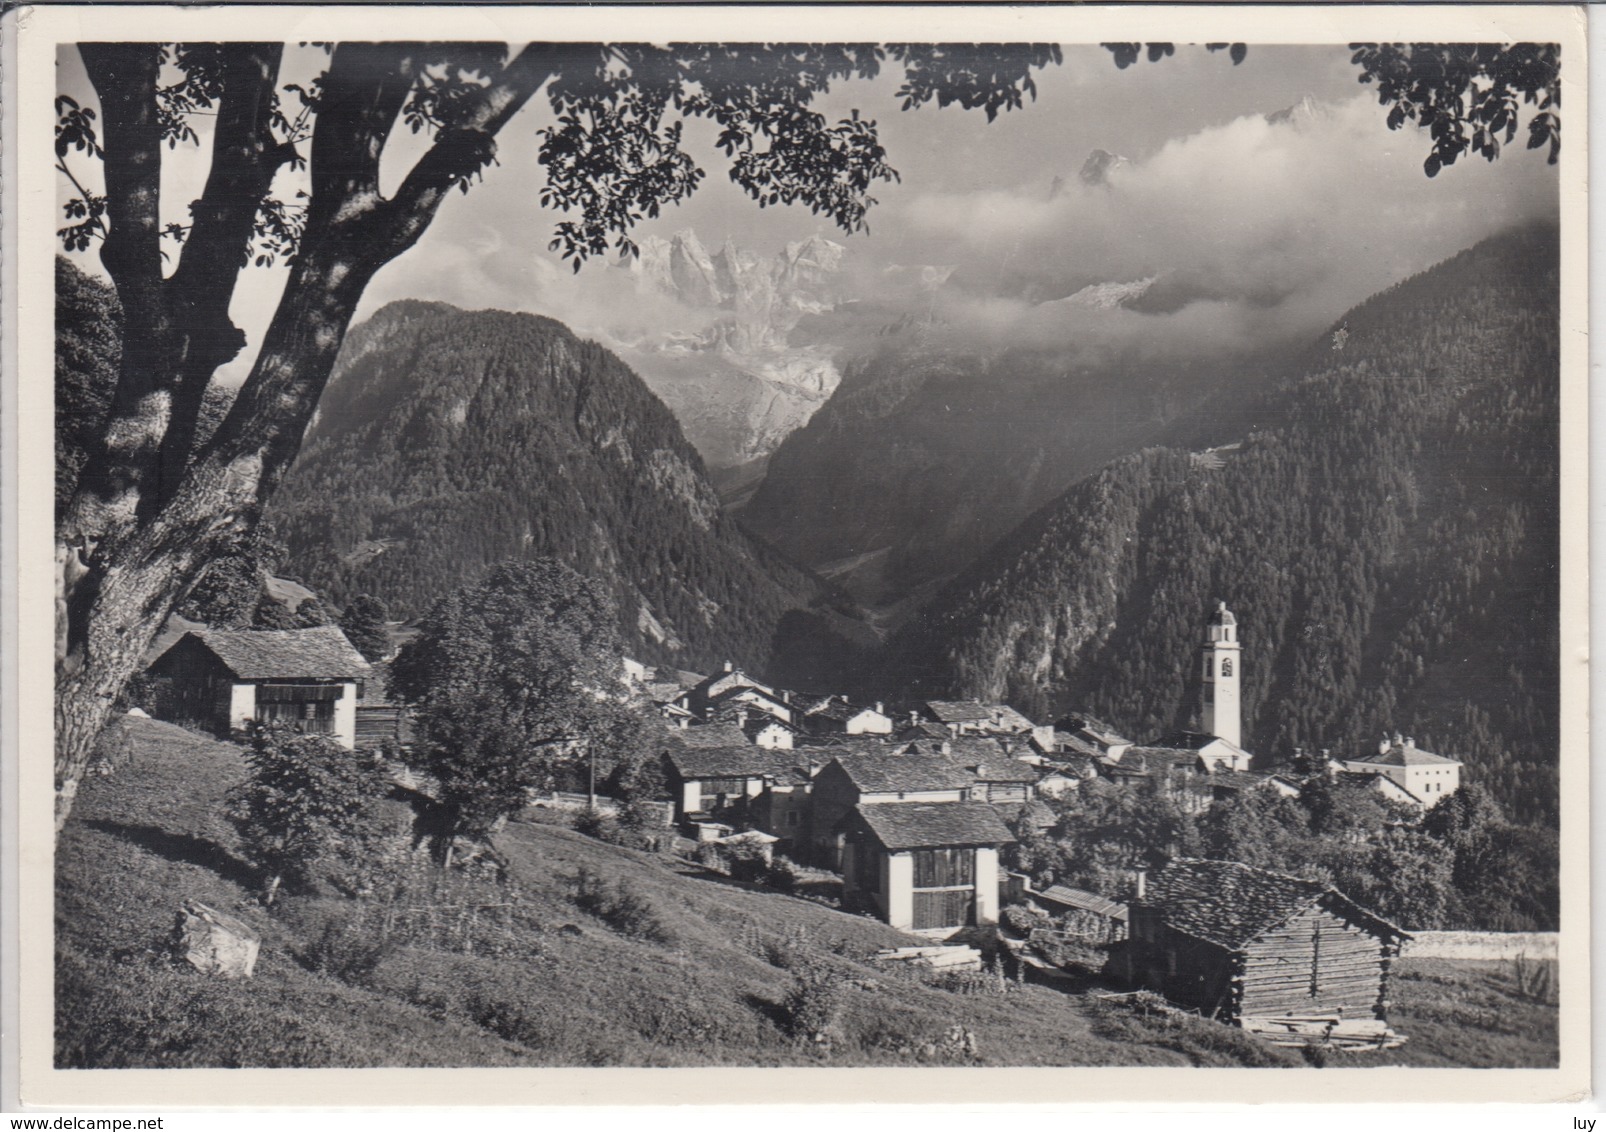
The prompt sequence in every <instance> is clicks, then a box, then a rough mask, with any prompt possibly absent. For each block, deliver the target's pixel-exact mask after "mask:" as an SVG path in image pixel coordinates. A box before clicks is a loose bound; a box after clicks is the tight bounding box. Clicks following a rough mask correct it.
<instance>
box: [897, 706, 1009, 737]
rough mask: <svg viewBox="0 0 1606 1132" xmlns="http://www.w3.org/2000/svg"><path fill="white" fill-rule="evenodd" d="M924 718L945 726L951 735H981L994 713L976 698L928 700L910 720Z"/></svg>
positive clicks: (912, 721)
mask: <svg viewBox="0 0 1606 1132" xmlns="http://www.w3.org/2000/svg"><path fill="white" fill-rule="evenodd" d="M922 719H925V720H929V721H930V722H933V723H936V724H937V725H938V726H940V727H943V728H945V729H946V730H947V731H948V734H950V735H980V734H982V733H984V732H985V731H986V730H987V727H988V725H989V724H990V723H991V722H992V713H990V712H989V711H988V710H987V709H986V708H985V707H984V706H982V705H981V704H980V703H977V702H976V701H975V700H927V701H926V702H925V703H923V704H921V705H920V709H919V710H918V711H916V712H915V713H914V715H913V716H912V718H911V719H910V721H909V722H910V723H916V722H919V721H920V720H922Z"/></svg>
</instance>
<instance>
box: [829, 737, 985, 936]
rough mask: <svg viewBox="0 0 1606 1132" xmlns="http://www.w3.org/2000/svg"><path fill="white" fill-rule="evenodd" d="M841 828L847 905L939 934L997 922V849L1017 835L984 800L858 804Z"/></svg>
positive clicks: (899, 925) (895, 924) (905, 927)
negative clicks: (1012, 833)
mask: <svg viewBox="0 0 1606 1132" xmlns="http://www.w3.org/2000/svg"><path fill="white" fill-rule="evenodd" d="M908 757H914V756H908ZM821 773H822V774H823V773H824V772H823V771H822V772H821ZM838 832H839V833H840V835H841V837H842V873H843V880H842V884H843V902H844V904H845V905H846V906H848V907H861V908H868V909H870V910H873V911H874V912H875V914H876V915H877V916H879V917H880V918H881V919H883V920H885V921H886V922H887V923H888V924H891V925H892V926H893V927H895V928H902V929H903V930H905V931H913V932H918V933H922V934H930V935H934V936H937V937H939V938H945V937H947V936H949V935H951V934H953V933H954V932H955V931H957V930H959V929H961V928H965V927H968V926H971V925H973V924H991V923H996V922H997V920H998V849H999V847H1000V846H1001V845H1006V844H1009V843H1011V842H1013V841H1014V837H1013V836H1012V835H1011V834H1010V832H1009V827H1008V826H1006V825H1005V824H1004V822H1003V819H1001V818H1000V817H999V816H998V813H997V811H995V810H994V809H993V808H992V807H991V806H989V805H987V804H986V803H985V802H965V801H950V802H903V803H899V804H896V805H857V806H854V807H853V808H852V809H851V810H849V811H848V812H847V813H846V814H845V815H844V816H843V817H842V819H841V821H840V823H839V826H838Z"/></svg>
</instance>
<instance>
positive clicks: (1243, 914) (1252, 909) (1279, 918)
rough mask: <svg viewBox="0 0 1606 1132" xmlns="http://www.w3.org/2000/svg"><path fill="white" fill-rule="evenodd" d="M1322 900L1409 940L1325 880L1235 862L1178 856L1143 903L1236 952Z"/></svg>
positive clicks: (1171, 923) (1377, 930) (1170, 922)
mask: <svg viewBox="0 0 1606 1132" xmlns="http://www.w3.org/2000/svg"><path fill="white" fill-rule="evenodd" d="M1321 900H1330V901H1337V902H1339V903H1341V904H1342V905H1343V906H1344V910H1345V911H1346V912H1348V913H1349V914H1350V915H1351V916H1352V917H1354V918H1355V919H1356V920H1357V921H1358V922H1359V923H1360V924H1361V925H1362V926H1363V927H1366V928H1367V929H1368V930H1370V931H1371V932H1372V934H1374V935H1378V936H1392V937H1394V938H1398V939H1409V938H1410V936H1409V935H1407V934H1406V933H1405V932H1403V931H1401V930H1400V929H1399V928H1397V927H1395V926H1394V925H1393V924H1391V923H1389V922H1388V921H1387V920H1384V919H1382V918H1380V917H1378V916H1376V915H1374V914H1372V913H1371V912H1368V911H1367V910H1366V909H1364V908H1362V907H1361V906H1360V905H1358V904H1356V903H1355V902H1354V901H1352V900H1350V899H1349V897H1347V896H1345V895H1344V894H1343V893H1341V892H1339V891H1338V890H1337V889H1335V888H1331V887H1329V886H1328V885H1325V884H1323V883H1322V882H1321V881H1315V880H1303V879H1301V878H1299V877H1293V876H1288V875H1287V874H1285V873H1274V872H1270V871H1268V870H1266V869H1256V868H1251V867H1250V866H1248V865H1241V864H1239V863H1238V862H1236V861H1206V860H1201V859H1199V858H1195V857H1178V858H1176V859H1175V860H1173V861H1172V862H1171V863H1170V864H1169V865H1167V866H1166V867H1165V868H1163V869H1161V870H1160V871H1159V872H1158V873H1156V874H1155V875H1154V876H1153V877H1151V878H1149V881H1148V884H1147V892H1146V894H1145V896H1144V898H1143V900H1142V901H1141V902H1140V904H1141V906H1142V907H1143V909H1144V910H1145V911H1147V912H1152V913H1155V914H1157V915H1158V916H1159V918H1160V920H1161V922H1162V923H1164V924H1165V925H1166V926H1167V927H1170V928H1173V929H1175V930H1176V931H1179V932H1182V933H1184V934H1186V935H1190V936H1193V937H1194V938H1195V939H1200V940H1204V941H1205V942H1206V943H1213V944H1215V945H1216V946H1218V947H1223V948H1226V949H1227V950H1229V951H1235V950H1237V949H1238V948H1241V947H1243V946H1244V945H1245V944H1248V943H1249V942H1250V941H1252V940H1254V939H1255V938H1256V937H1258V936H1260V935H1261V934H1263V933H1265V932H1267V931H1270V930H1271V929H1272V928H1275V927H1278V926H1279V925H1281V924H1284V923H1286V922H1287V921H1288V920H1290V919H1291V918H1293V917H1294V916H1295V915H1297V914H1299V913H1300V912H1302V911H1304V910H1305V909H1306V908H1308V907H1310V906H1311V905H1312V904H1315V903H1317V902H1318V901H1321Z"/></svg>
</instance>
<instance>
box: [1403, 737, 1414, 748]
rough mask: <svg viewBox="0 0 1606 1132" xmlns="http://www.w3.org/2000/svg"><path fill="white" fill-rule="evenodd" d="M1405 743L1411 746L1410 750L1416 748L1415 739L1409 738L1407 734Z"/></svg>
mask: <svg viewBox="0 0 1606 1132" xmlns="http://www.w3.org/2000/svg"><path fill="white" fill-rule="evenodd" d="M1405 745H1406V746H1407V747H1409V748H1411V749H1412V750H1415V749H1416V740H1415V739H1413V738H1411V737H1410V736H1409V735H1407V736H1406V737H1405Z"/></svg>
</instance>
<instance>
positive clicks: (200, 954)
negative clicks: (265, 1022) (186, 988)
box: [173, 900, 262, 979]
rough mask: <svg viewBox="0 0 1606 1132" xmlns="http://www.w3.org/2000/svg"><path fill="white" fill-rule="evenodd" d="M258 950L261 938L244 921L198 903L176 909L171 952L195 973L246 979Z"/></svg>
mask: <svg viewBox="0 0 1606 1132" xmlns="http://www.w3.org/2000/svg"><path fill="white" fill-rule="evenodd" d="M261 946H262V941H261V938H260V937H259V936H258V935H257V933H256V932H254V931H252V930H251V928H250V926H249V925H248V924H246V923H245V921H243V920H240V919H237V918H236V917H234V916H230V915H228V914H226V913H224V912H219V911H218V910H217V909H216V908H212V907H209V906H208V905H205V904H202V903H201V902H200V901H199V900H186V901H184V903H183V904H181V905H180V906H179V912H178V923H177V924H175V925H174V928H173V947H174V951H175V953H176V954H177V956H178V957H179V958H180V959H182V960H184V961H185V962H187V963H188V964H189V965H190V966H192V967H194V968H195V969H196V970H197V971H201V972H203V973H205V974H208V975H217V976H218V977H219V978H224V979H249V978H250V977H251V972H252V971H253V970H254V969H255V967H256V963H257V951H258V950H259V949H260V948H261Z"/></svg>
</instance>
